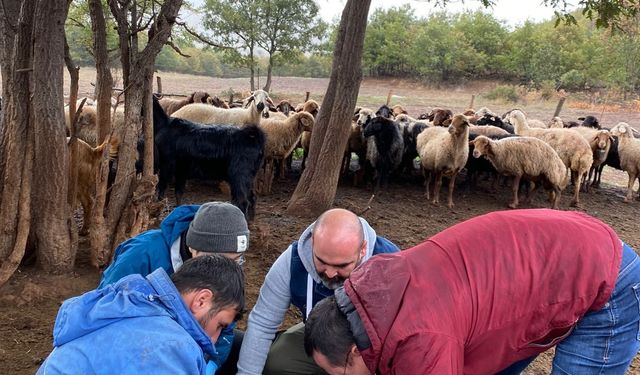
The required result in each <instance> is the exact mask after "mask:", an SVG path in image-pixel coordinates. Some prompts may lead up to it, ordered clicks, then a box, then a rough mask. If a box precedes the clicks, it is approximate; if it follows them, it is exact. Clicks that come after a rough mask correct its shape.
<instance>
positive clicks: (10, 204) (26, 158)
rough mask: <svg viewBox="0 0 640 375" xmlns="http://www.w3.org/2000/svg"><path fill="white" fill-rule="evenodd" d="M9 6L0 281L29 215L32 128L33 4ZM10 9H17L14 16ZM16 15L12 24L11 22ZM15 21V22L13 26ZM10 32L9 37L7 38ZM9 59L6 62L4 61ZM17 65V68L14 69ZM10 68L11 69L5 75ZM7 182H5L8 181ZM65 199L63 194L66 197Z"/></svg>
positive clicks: (14, 261) (17, 251) (10, 267)
mask: <svg viewBox="0 0 640 375" xmlns="http://www.w3.org/2000/svg"><path fill="white" fill-rule="evenodd" d="M12 5H18V6H16V7H14V8H13V9H12V8H10V7H6V8H2V10H0V11H3V13H4V14H3V16H5V17H3V19H2V21H1V22H2V23H3V26H4V34H3V35H2V37H3V39H4V41H3V45H4V47H5V48H4V49H3V50H2V51H1V52H0V53H1V54H2V69H3V76H2V81H3V82H2V88H3V92H4V93H8V95H7V96H4V98H5V102H4V103H3V109H2V116H3V124H4V125H3V127H2V142H1V143H0V146H1V147H2V148H1V149H0V150H1V152H2V158H0V160H2V161H3V163H4V164H3V166H4V168H3V174H2V176H1V177H2V183H1V184H0V185H4V189H3V190H2V196H0V207H2V210H0V230H1V231H2V232H1V235H0V261H1V262H2V263H1V265H0V286H2V285H3V284H4V283H5V282H6V281H7V280H8V279H9V277H11V275H12V274H13V272H15V270H16V269H17V267H18V264H19V263H20V260H21V259H22V257H23V255H24V252H25V247H26V240H27V237H28V235H29V231H30V226H29V223H30V221H31V218H30V216H31V209H30V206H31V200H30V196H31V190H30V189H31V179H32V173H33V171H32V164H31V160H32V159H33V143H34V142H33V141H32V139H33V129H32V128H31V129H30V123H29V120H30V118H29V117H30V113H31V101H30V98H29V87H30V85H31V77H32V72H31V71H29V70H28V69H29V68H30V67H32V60H31V52H32V48H31V43H32V32H33V13H34V8H35V4H34V3H33V2H31V1H23V2H22V3H21V4H12ZM15 11H18V12H19V14H20V15H19V18H17V17H16V14H15V13H13V12H15ZM13 20H17V22H16V23H15V25H11V24H10V23H11V22H12V21H13ZM14 27H15V28H14ZM9 38H13V39H9ZM7 65H10V66H7ZM18 70H22V71H18ZM5 73H9V74H10V75H5ZM7 182H10V183H7ZM65 202H66V200H65Z"/></svg>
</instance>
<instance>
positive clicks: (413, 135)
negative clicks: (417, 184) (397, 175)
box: [401, 122, 429, 176]
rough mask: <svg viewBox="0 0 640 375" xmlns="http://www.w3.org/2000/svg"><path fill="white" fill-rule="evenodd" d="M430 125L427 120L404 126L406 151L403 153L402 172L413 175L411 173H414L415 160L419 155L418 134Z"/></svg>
mask: <svg viewBox="0 0 640 375" xmlns="http://www.w3.org/2000/svg"><path fill="white" fill-rule="evenodd" d="M428 127H429V125H428V124H427V123H425V122H415V123H413V124H409V125H408V126H406V127H404V131H403V134H402V136H403V141H404V151H403V153H402V167H401V172H402V173H403V174H409V176H411V174H412V173H413V170H414V166H413V160H414V159H415V158H416V157H418V150H417V149H416V143H417V139H418V134H420V133H421V132H422V131H423V130H424V129H426V128H428Z"/></svg>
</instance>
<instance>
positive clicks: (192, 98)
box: [160, 91, 209, 116]
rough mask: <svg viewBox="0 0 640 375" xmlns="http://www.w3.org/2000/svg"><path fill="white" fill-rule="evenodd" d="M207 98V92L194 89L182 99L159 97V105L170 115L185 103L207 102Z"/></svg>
mask: <svg viewBox="0 0 640 375" xmlns="http://www.w3.org/2000/svg"><path fill="white" fill-rule="evenodd" d="M207 98H209V94H207V93H206V92H203V91H195V92H193V93H192V94H191V95H189V96H187V97H186V98H184V99H172V98H162V99H160V106H161V107H162V109H164V111H165V112H166V114H167V115H168V116H171V114H173V113H174V112H175V111H177V110H179V109H180V108H182V107H184V106H185V105H187V104H191V103H207Z"/></svg>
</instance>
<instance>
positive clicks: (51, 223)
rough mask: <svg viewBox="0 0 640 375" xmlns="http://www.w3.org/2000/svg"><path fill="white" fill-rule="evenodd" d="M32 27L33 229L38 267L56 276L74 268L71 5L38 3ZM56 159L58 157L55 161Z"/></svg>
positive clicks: (48, 1)
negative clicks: (68, 125)
mask: <svg viewBox="0 0 640 375" xmlns="http://www.w3.org/2000/svg"><path fill="white" fill-rule="evenodd" d="M35 9H36V10H35V17H34V28H33V67H34V70H33V92H32V93H31V98H32V99H31V100H32V106H33V115H34V116H33V119H34V122H33V124H32V125H33V127H34V129H35V147H34V151H35V152H34V168H33V172H34V177H33V187H32V194H31V199H32V207H31V215H32V230H33V237H32V239H33V240H34V244H35V247H36V250H37V256H38V264H39V265H40V266H41V267H42V268H44V269H45V270H48V271H52V272H68V271H70V270H71V269H72V268H73V264H74V261H75V249H74V247H73V246H71V232H70V225H72V224H74V223H72V222H71V213H70V209H69V205H68V204H67V189H68V177H67V173H68V171H69V158H68V154H67V146H66V134H65V125H64V109H63V103H64V98H63V66H64V21H65V18H66V14H67V1H66V0H39V1H38V2H37V5H36V8H35ZM53 155H55V157H52V156H53Z"/></svg>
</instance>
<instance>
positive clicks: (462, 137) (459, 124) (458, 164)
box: [416, 114, 469, 208]
mask: <svg viewBox="0 0 640 375" xmlns="http://www.w3.org/2000/svg"><path fill="white" fill-rule="evenodd" d="M468 139H469V120H468V119H467V117H466V116H464V115H462V114H458V115H455V116H454V117H453V120H452V121H451V125H449V127H448V128H442V127H436V126H434V127H430V128H427V129H425V130H424V131H422V133H420V134H419V135H418V140H417V144H416V146H417V149H418V154H419V155H420V163H421V164H422V168H423V171H424V173H425V184H426V196H427V199H429V197H430V194H429V185H430V182H431V174H435V185H434V191H433V201H432V203H433V204H436V205H437V204H438V196H439V194H440V187H441V186H442V176H443V175H444V176H447V177H449V178H450V180H449V197H448V203H447V204H448V206H449V208H453V188H454V186H455V182H456V176H457V175H458V173H459V172H460V170H461V169H462V168H463V167H464V165H465V164H466V162H467V157H468V156H469V145H468Z"/></svg>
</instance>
